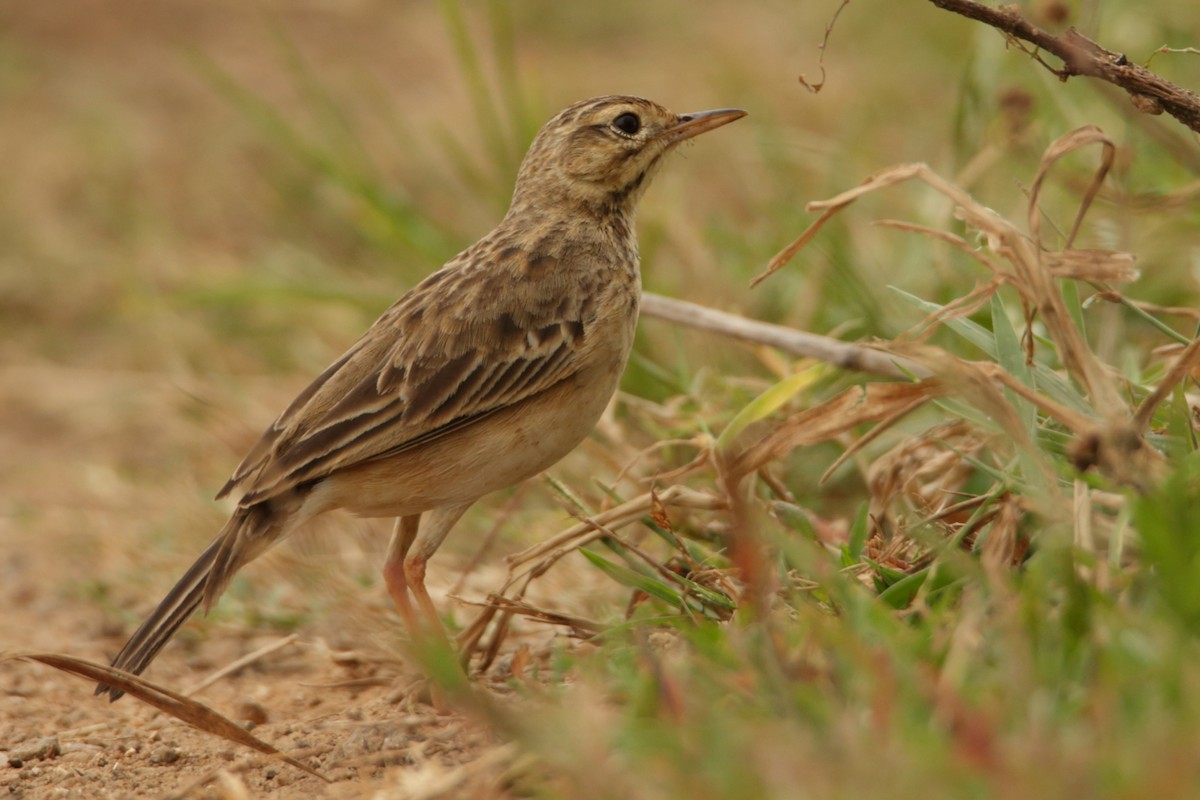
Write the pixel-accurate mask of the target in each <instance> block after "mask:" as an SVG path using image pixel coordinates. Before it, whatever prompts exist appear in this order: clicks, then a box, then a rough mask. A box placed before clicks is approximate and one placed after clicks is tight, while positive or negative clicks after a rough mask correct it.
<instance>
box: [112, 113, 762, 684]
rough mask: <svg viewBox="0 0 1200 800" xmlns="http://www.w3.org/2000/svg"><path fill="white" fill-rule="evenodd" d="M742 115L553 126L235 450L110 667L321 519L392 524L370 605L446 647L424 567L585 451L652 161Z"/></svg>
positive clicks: (612, 351) (633, 284)
mask: <svg viewBox="0 0 1200 800" xmlns="http://www.w3.org/2000/svg"><path fill="white" fill-rule="evenodd" d="M744 116H746V112H745V111H743V110H741V109H735V108H722V109H715V110H711V111H703V112H699V113H690V114H675V113H672V112H671V111H668V110H667V109H666V108H664V107H663V106H661V105H659V104H657V103H655V102H652V101H650V100H646V99H644V98H640V97H633V96H623V95H607V96H603V97H595V98H592V99H589V100H584V101H581V102H578V103H575V104H574V105H571V106H569V107H567V108H566V109H564V110H563V111H561V112H559V113H558V114H557V115H555V116H554V117H553V118H551V119H550V121H549V122H547V123H546V124H545V125H544V126H543V127H542V128H541V130H540V131H539V132H538V134H537V135H536V136H535V137H534V139H533V142H532V143H531V144H530V146H529V149H528V151H527V152H526V155H525V157H524V159H523V160H522V162H521V166H520V168H519V169H518V171H517V177H516V183H515V186H514V189H513V194H512V200H511V203H510V205H509V209H508V212H507V213H506V214H505V216H504V217H503V219H502V220H501V221H500V223H499V224H498V225H497V226H496V227H495V229H494V230H492V231H491V233H489V234H487V235H486V236H484V237H483V238H482V239H480V240H479V241H478V242H476V243H475V244H473V245H471V246H470V247H468V248H467V249H465V250H463V251H462V252H461V253H459V254H458V255H457V256H455V257H454V258H453V259H451V260H450V261H449V262H447V263H446V264H445V265H444V266H443V267H441V268H440V269H438V270H437V271H435V272H433V273H431V274H430V275H429V276H428V277H426V278H425V279H424V280H422V281H421V282H420V283H418V284H417V285H416V286H415V287H413V288H412V289H411V290H409V291H408V292H407V293H406V294H404V295H403V296H402V297H400V299H399V300H397V301H396V302H395V303H394V304H392V306H391V307H389V308H388V309H387V310H386V311H384V312H383V314H382V315H381V316H380V317H379V318H378V319H377V320H376V321H375V323H374V324H372V325H371V327H370V328H369V329H368V330H367V332H366V333H365V334H363V335H362V336H361V337H360V338H359V339H358V341H357V342H355V343H354V344H353V345H352V346H351V347H350V349H349V350H347V351H346V352H345V354H343V355H342V356H341V357H340V358H338V359H337V360H336V361H334V362H333V363H332V364H331V365H330V366H329V367H328V368H326V369H325V371H324V372H322V373H321V374H320V375H319V376H318V377H317V378H316V379H315V380H313V381H312V383H310V384H309V385H308V387H307V388H305V389H304V390H303V391H301V392H300V394H299V395H297V397H296V398H295V399H294V400H293V401H292V403H291V404H290V405H289V406H288V407H287V408H286V409H285V410H284V411H283V413H282V414H280V415H279V417H278V418H277V419H276V420H275V421H274V422H273V423H272V424H271V425H270V427H268V428H267V430H266V432H265V433H264V434H263V435H262V437H261V438H260V439H259V440H258V442H257V443H256V444H255V445H254V446H253V447H252V448H251V449H250V451H249V453H247V455H246V457H245V458H244V459H243V460H242V462H241V464H240V465H239V466H238V467H237V469H236V470H235V471H234V473H233V476H232V477H231V478H230V479H229V481H228V482H227V483H226V484H225V485H224V487H222V488H221V490H220V492H219V493H218V494H217V499H218V500H220V499H222V498H224V497H227V496H230V495H233V496H236V497H238V500H237V506H236V508H235V509H234V511H233V512H232V514H231V516H230V518H229V520H228V522H227V523H226V524H225V526H224V527H223V528H222V529H221V531H220V532H219V533H218V534H217V536H216V538H215V539H214V540H213V542H212V543H211V544H210V545H209V546H208V547H207V548H206V549H205V550H204V552H203V553H201V555H200V556H199V558H198V559H197V560H196V562H195V563H194V564H193V565H192V566H191V567H190V568H189V569H188V570H187V572H186V573H185V574H184V575H183V577H182V578H180V580H179V581H178V583H176V584H175V587H174V588H173V589H171V591H170V592H169V593H168V594H167V595H166V597H165V598H163V600H162V601H161V602H160V603H159V605H158V606H157V608H155V609H154V611H153V612H152V613H151V614H150V615H149V616H148V617H147V618H146V619H145V621H144V622H142V624H141V626H140V627H138V629H137V630H136V631H135V632H134V634H133V635H132V636H131V637H130V638H129V641H128V642H127V643H126V644H125V646H124V647H123V648H122V649H121V651H120V652H119V653H118V654H117V656H116V657H115V658H114V659H113V661H112V666H113V667H114V668H116V669H118V670H122V671H125V672H127V673H132V674H134V675H140V674H141V673H142V671H143V670H145V669H146V667H147V666H148V665H149V664H150V662H151V661H153V659H154V658H155V656H157V655H158V653H159V651H160V650H161V649H162V648H163V646H164V645H166V644H167V642H168V641H170V639H171V638H172V637H173V636H174V634H175V633H176V631H177V630H178V629H179V627H180V626H181V625H183V623H184V622H185V621H187V619H188V618H189V617H191V615H192V614H193V613H194V612H195V611H196V610H197V609H199V608H200V607H201V606H203V607H204V610H205V612H206V613H207V611H208V610H209V609H211V608H212V606H213V605H214V603H216V601H217V599H218V598H219V597H220V596H221V594H222V592H223V591H224V589H225V588H226V586H227V585H228V584H229V582H230V580H231V578H232V577H233V575H234V574H235V573H236V572H237V571H238V570H239V569H241V568H242V567H243V566H245V565H246V564H247V563H249V562H250V561H252V560H253V559H255V558H256V557H258V556H259V555H261V554H262V553H263V552H264V551H266V550H267V549H268V548H270V547H271V546H272V545H274V544H276V543H277V542H279V541H280V540H282V539H284V538H285V537H287V536H288V535H289V534H290V533H292V532H293V531H295V530H296V529H297V528H299V527H301V526H302V525H304V524H305V523H306V522H308V521H310V520H311V519H313V518H314V517H316V516H318V515H320V514H322V513H324V512H326V511H330V510H333V509H343V510H345V511H349V512H350V513H352V514H355V515H358V516H361V517H385V518H391V517H394V518H395V519H396V522H395V526H394V529H393V532H392V537H391V540H390V542H389V544H388V547H387V552H386V556H385V559H384V565H383V570H382V571H383V578H384V582H385V584H386V586H387V590H388V593H389V594H390V596H391V598H392V601H393V603H394V604H395V607H396V609H397V611H398V612H399V614H400V616H401V617H402V618H403V621H404V623H405V626H406V627H407V628H408V630H409V632H410V635H416V634H417V633H418V632H420V631H433V630H436V631H438V632H439V633H442V634H443V635H444V632H443V629H442V627H441V622H440V619H439V617H438V614H437V609H436V607H435V605H434V603H433V601H432V599H431V598H430V596H429V593H428V591H427V590H426V588H425V572H426V563H427V561H428V560H429V558H430V557H431V556H432V555H433V554H434V552H435V551H436V550H437V549H438V547H439V546H440V545H441V543H442V541H443V540H444V539H445V538H446V536H447V534H449V532H450V530H451V528H453V526H454V524H455V523H456V522H457V521H458V519H459V518H460V517H461V516H462V514H463V513H464V512H465V511H466V510H467V509H468V508H469V507H470V506H471V505H472V504H474V503H475V502H476V501H477V500H479V499H480V498H481V497H482V496H484V495H486V494H488V493H489V492H492V491H495V490H498V489H502V488H505V487H508V486H512V485H514V484H516V483H519V482H520V481H523V480H525V479H526V478H529V477H531V476H533V475H536V474H537V473H539V472H541V471H543V470H545V469H546V468H548V467H549V466H551V465H552V464H554V463H555V462H557V461H558V460H559V459H561V458H562V457H563V456H565V455H566V454H567V453H569V452H570V451H571V450H573V449H574V448H575V446H576V445H578V444H579V443H580V442H581V441H582V440H583V439H584V438H586V437H587V435H588V434H589V433H590V432H591V430H592V428H593V426H594V425H595V423H596V421H597V420H598V419H599V418H600V415H601V414H602V412H603V411H604V409H605V407H606V406H607V404H608V402H609V400H610V398H611V397H612V395H613V393H614V392H615V391H616V388H617V384H618V381H619V380H620V377H621V373H622V372H623V371H624V368H625V363H626V361H627V360H628V358H629V353H630V350H631V348H632V345H633V338H634V329H635V327H636V324H637V317H638V306H639V303H640V299H641V273H640V264H639V257H638V245H637V238H636V233H635V230H634V216H635V209H636V207H637V204H638V201H639V199H640V198H641V197H642V195H643V193H644V192H645V191H646V187H647V186H648V185H649V183H650V180H651V178H652V177H653V175H654V174H655V173H656V171H657V170H658V168H659V167H660V166H661V165H662V163H663V160H664V157H665V156H666V155H667V154H668V153H670V152H672V151H673V150H675V149H676V148H677V147H678V146H679V145H680V144H681V143H682V142H685V141H687V140H689V139H692V138H693V137H695V136H698V135H699V134H701V133H704V132H706V131H711V130H713V129H715V128H718V127H721V126H723V125H726V124H728V123H730V122H733V121H735V120H738V119H741V118H742V117H744ZM413 601H415V606H414V602H413ZM96 694H97V695H104V694H108V695H109V698H110V700H117V699H118V698H120V697H121V695H122V694H124V692H123V691H122V690H121V689H118V688H116V687H114V686H111V685H108V684H105V683H100V684H99V685H98V686H97V687H96Z"/></svg>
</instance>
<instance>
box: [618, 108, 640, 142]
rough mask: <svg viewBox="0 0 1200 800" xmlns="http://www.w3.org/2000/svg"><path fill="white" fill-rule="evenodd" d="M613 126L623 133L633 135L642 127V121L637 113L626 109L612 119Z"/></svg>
mask: <svg viewBox="0 0 1200 800" xmlns="http://www.w3.org/2000/svg"><path fill="white" fill-rule="evenodd" d="M612 124H613V127H614V128H616V129H617V130H619V131H620V132H621V133H624V134H628V135H629V136H633V135H634V134H635V133H637V132H638V131H639V130H641V128H642V121H641V120H640V119H638V117H637V114H631V113H630V112H628V111H626V112H625V113H624V114H621V115H620V116H618V117H617V118H616V119H614V120H613V121H612Z"/></svg>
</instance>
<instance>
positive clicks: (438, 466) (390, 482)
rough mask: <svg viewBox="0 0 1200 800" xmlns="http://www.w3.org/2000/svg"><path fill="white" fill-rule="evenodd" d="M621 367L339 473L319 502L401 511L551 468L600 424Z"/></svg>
mask: <svg viewBox="0 0 1200 800" xmlns="http://www.w3.org/2000/svg"><path fill="white" fill-rule="evenodd" d="M621 366H623V364H619V365H605V366H604V367H603V368H597V369H593V370H592V371H590V372H588V371H584V372H581V373H577V374H576V375H575V376H573V377H572V378H569V379H567V380H565V381H563V382H562V383H560V384H558V385H557V386H555V387H554V388H552V389H550V390H549V391H546V392H543V393H542V394H539V395H536V396H535V397H532V398H529V399H528V400H526V401H524V402H522V403H519V404H517V405H515V406H512V407H510V408H506V409H502V410H501V411H498V412H496V413H494V414H492V415H490V416H487V417H484V418H482V419H480V420H479V421H478V422H475V423H473V424H471V425H468V426H466V427H464V428H460V429H459V430H457V431H454V432H452V433H449V434H447V435H446V436H444V437H442V438H439V439H434V440H432V441H430V442H428V443H426V444H424V445H421V446H420V447H416V448H413V449H412V450H408V451H405V452H403V453H400V454H398V455H396V456H394V457H392V458H388V459H381V460H379V461H375V462H371V463H368V464H363V465H359V466H356V467H354V468H351V469H346V470H342V471H339V472H337V473H335V474H333V475H331V476H329V477H328V478H327V479H326V480H324V481H322V483H321V484H320V485H319V486H318V487H317V488H316V489H315V490H314V494H317V495H320V497H319V498H316V497H314V498H313V499H314V500H317V502H318V504H319V505H322V506H324V507H326V508H338V507H340V508H345V509H346V510H348V511H350V512H352V513H354V514H358V515H359V516H364V517H398V516H405V515H408V514H417V513H420V512H423V511H427V510H429V509H431V508H438V507H441V506H451V505H460V504H465V503H472V502H474V501H475V500H477V499H478V498H480V497H481V496H483V495H485V494H487V493H489V492H492V491H495V490H497V489H502V488H504V487H506V486H511V485H513V484H515V483H519V482H520V481H523V480H525V479H526V478H528V477H530V476H532V475H536V474H537V473H539V472H541V471H542V470H544V469H546V468H547V467H549V466H550V465H552V464H554V463H555V462H556V461H558V460H559V459H561V458H562V457H563V456H565V455H566V454H567V453H569V452H571V450H573V449H574V448H575V446H576V445H578V444H579V443H580V442H581V441H583V439H584V438H586V437H587V435H588V433H590V432H591V430H592V428H593V427H594V426H595V424H596V421H597V420H598V419H599V418H600V415H601V414H602V413H603V412H604V408H605V406H606V405H607V404H608V401H609V399H610V398H611V397H612V394H613V392H614V390H615V389H616V386H617V382H618V380H619V379H620V373H621V369H620V367H621Z"/></svg>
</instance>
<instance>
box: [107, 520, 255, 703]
mask: <svg viewBox="0 0 1200 800" xmlns="http://www.w3.org/2000/svg"><path fill="white" fill-rule="evenodd" d="M265 506H266V504H263V505H260V506H250V507H248V508H245V507H244V508H239V509H237V511H235V512H234V513H233V516H232V517H231V518H230V519H229V522H227V523H225V527H224V528H222V529H221V533H220V534H218V535H217V538H216V539H214V540H213V542H212V544H210V545H209V546H208V547H207V548H205V550H204V552H203V553H201V554H200V557H199V558H198V559H196V563H194V564H192V566H191V567H190V568H189V569H188V571H187V572H186V573H185V574H184V576H183V577H182V578H180V579H179V583H177V584H175V588H173V589H172V590H171V591H170V592H168V593H167V596H166V597H164V598H163V599H162V602H160V603H159V604H158V608H156V609H154V612H153V613H152V614H151V615H150V616H149V617H147V618H146V620H145V622H143V623H142V624H141V625H140V626H139V627H138V629H137V631H135V632H134V634H133V636H131V637H129V641H128V642H126V643H125V646H124V647H122V648H121V652H120V653H117V657H116V658H114V659H113V662H112V665H113V666H114V667H116V668H117V669H121V670H124V671H126V672H131V673H133V674H134V675H140V674H141V673H142V670H144V669H146V667H148V666H149V665H150V662H151V661H153V660H154V657H155V656H157V655H158V651H159V650H162V649H163V646H164V645H166V643H167V642H169V641H171V637H173V636H174V635H175V632H176V631H177V630H179V627H180V626H181V625H183V623H185V622H187V620H188V618H189V617H191V616H192V614H193V613H194V612H195V611H196V609H197V608H199V607H200V606H201V604H203V605H204V608H205V611H206V612H207V610H208V609H209V608H211V607H212V605H213V603H215V602H216V601H217V598H219V597H220V596H221V593H222V592H223V591H224V590H225V587H226V585H228V583H229V580H230V579H231V578H232V577H233V574H234V573H235V572H237V570H238V569H239V568H241V567H242V565H244V564H246V563H247V562H248V561H250V560H251V559H252V558H254V557H255V556H257V555H258V554H259V553H261V552H262V551H263V550H265V549H266V547H267V546H268V545H269V544H271V543H272V542H273V541H274V540H275V539H276V538H277V537H275V536H272V535H271V534H272V533H273V528H274V527H275V526H274V525H272V524H271V519H272V514H271V513H270V510H269V509H268V508H266V507H265ZM96 694H97V695H103V694H107V695H109V700H110V701H111V700H116V699H118V698H119V697H121V696H122V695H123V694H125V692H123V691H122V690H120V689H118V688H116V687H115V686H109V685H108V684H106V683H101V684H99V685H97V686H96Z"/></svg>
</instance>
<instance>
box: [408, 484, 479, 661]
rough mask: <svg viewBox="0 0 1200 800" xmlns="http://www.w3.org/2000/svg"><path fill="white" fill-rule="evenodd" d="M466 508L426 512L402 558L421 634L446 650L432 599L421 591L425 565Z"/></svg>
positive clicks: (422, 589) (423, 587)
mask: <svg viewBox="0 0 1200 800" xmlns="http://www.w3.org/2000/svg"><path fill="white" fill-rule="evenodd" d="M469 507H470V504H469V503H468V504H466V505H461V506H449V507H442V508H435V509H433V510H432V511H430V512H429V513H428V515H427V516H426V517H425V524H424V525H422V526H421V528H420V530H419V531H418V532H417V536H416V538H415V539H414V540H413V541H412V543H411V546H410V547H409V548H407V552H406V553H405V555H404V557H403V558H404V580H405V583H406V584H407V585H408V588H409V590H410V591H411V592H412V593H413V597H415V598H416V599H417V606H418V609H419V611H420V612H421V616H423V617H424V623H425V626H424V628H425V630H424V632H425V633H427V634H429V636H431V637H432V638H433V639H434V640H437V641H439V643H445V644H446V646H447V647H449V641H448V640H447V639H446V632H445V629H444V628H443V627H442V622H441V620H440V619H439V618H438V613H437V608H436V607H435V606H434V605H433V599H432V598H430V596H429V591H428V590H427V589H426V588H425V564H426V563H427V562H428V561H429V559H430V557H432V556H433V554H434V553H435V552H436V551H437V549H438V547H440V546H441V544H442V542H443V541H445V539H446V534H448V533H450V529H451V528H453V527H454V523H456V522H458V519H459V517H461V516H462V515H463V512H464V511H466V510H467V508H469Z"/></svg>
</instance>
